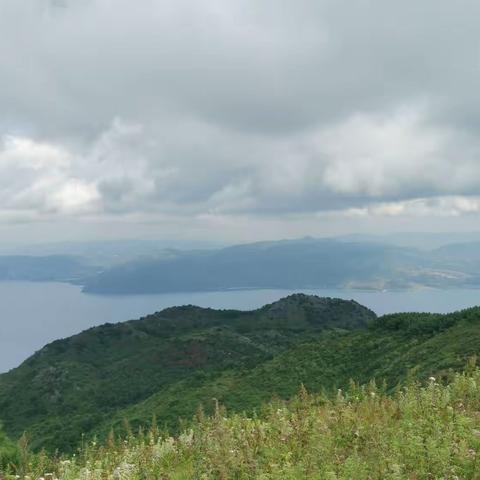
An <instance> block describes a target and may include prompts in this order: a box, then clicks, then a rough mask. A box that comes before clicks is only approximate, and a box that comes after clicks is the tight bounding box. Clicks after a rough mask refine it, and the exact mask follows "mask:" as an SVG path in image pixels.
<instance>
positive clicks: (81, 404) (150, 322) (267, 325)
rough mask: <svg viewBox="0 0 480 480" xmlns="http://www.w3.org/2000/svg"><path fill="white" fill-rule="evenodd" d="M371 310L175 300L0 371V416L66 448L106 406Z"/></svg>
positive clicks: (125, 403) (291, 300) (334, 304)
mask: <svg viewBox="0 0 480 480" xmlns="http://www.w3.org/2000/svg"><path fill="white" fill-rule="evenodd" d="M374 318H375V314H374V313H373V312H371V311H370V310H368V309H367V308H365V307H363V306H361V305H359V304H358V303H356V302H353V301H344V300H338V299H325V298H318V297H309V296H306V295H301V294H297V295H292V296H290V297H287V298H285V299H282V300H280V301H278V302H275V303H273V304H271V305H267V306H265V307H262V308H260V309H258V310H255V311H252V312H240V311H235V310H223V311H222V310H212V309H203V308H199V307H194V306H184V307H177V308H169V309H166V310H163V311H162V312H159V313H157V314H154V315H150V316H148V317H145V318H142V319H140V320H137V321H130V322H125V323H121V324H115V325H112V324H106V325H103V326H100V327H95V328H92V329H89V330H87V331H85V332H83V333H81V334H79V335H76V336H73V337H70V338H67V339H64V340H58V341H55V342H53V343H51V344H49V345H47V346H46V347H45V348H43V349H42V350H40V351H39V352H37V353H36V354H35V355H33V356H32V357H30V358H29V359H28V360H26V361H25V362H24V363H23V364H22V365H21V366H20V367H18V368H16V369H14V370H12V371H11V372H9V373H7V374H4V375H1V376H0V412H1V414H0V416H1V419H2V420H3V421H4V424H5V429H6V430H7V432H8V433H10V434H11V435H12V436H14V437H18V436H19V435H21V434H22V432H23V431H25V430H28V431H29V432H31V435H32V441H33V444H34V446H48V447H50V448H56V447H63V448H65V447H73V446H74V445H76V444H77V443H78V439H79V438H80V435H81V434H82V433H89V432H91V431H94V430H96V429H98V428H100V427H101V426H102V425H104V424H108V423H109V420H110V419H111V417H112V415H113V414H114V413H116V412H118V411H119V410H122V409H126V408H129V407H131V406H132V405H135V404H137V403H140V402H142V401H144V400H146V399H147V398H148V397H150V396H152V395H154V394H156V393H158V392H159V391H166V390H167V389H168V388H170V387H172V386H173V385H175V384H177V385H179V384H180V382H186V384H188V385H193V384H198V383H203V382H205V381H207V380H210V379H212V378H216V377H218V376H219V375H220V374H221V373H223V372H226V371H242V370H249V369H251V368H253V367H255V366H256V365H258V364H260V363H263V362H265V361H267V360H270V359H272V358H274V357H275V356H276V355H278V354H279V353H280V352H282V351H284V350H286V349H287V348H289V347H290V346H291V345H293V344H295V343H298V342H301V341H306V340H307V339H309V338H312V337H315V336H316V335H318V334H319V332H321V331H322V330H324V329H327V328H341V329H350V328H362V327H365V326H366V325H367V324H368V322H370V321H372V320H373V319H374ZM191 406H192V409H191V411H192V412H193V411H194V410H195V409H196V407H197V405H193V404H192V405H191ZM159 420H160V421H163V422H164V423H167V424H169V425H170V426H173V424H174V423H176V422H177V418H176V417H172V416H171V415H170V416H168V418H161V419H159Z"/></svg>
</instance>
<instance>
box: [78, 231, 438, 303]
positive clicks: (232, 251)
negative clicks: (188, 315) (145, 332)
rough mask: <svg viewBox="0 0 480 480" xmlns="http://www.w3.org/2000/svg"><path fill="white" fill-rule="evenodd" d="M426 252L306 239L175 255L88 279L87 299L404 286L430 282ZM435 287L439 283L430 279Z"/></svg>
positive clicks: (119, 266)
mask: <svg viewBox="0 0 480 480" xmlns="http://www.w3.org/2000/svg"><path fill="white" fill-rule="evenodd" d="M433 266H434V262H433V260H432V259H431V258H429V256H428V255H425V254H424V253H423V252H420V251H417V250H415V249H410V248H400V247H395V246H392V245H381V244H375V243H368V242H366V243H355V242H353V243H352V242H345V241H339V240H328V239H313V238H305V239H301V240H288V241H287V240H285V241H279V242H260V243H254V244H246V245H237V246H232V247H227V248H222V249H216V250H197V251H192V252H177V253H176V255H172V256H171V257H169V258H161V259H157V258H144V259H141V260H138V261H132V262H128V263H126V264H123V265H118V266H115V267H113V268H111V269H107V270H106V271H104V272H102V273H100V274H99V275H96V276H94V277H92V278H90V279H87V281H86V283H85V288H84V290H85V291H86V292H90V293H107V294H111V293H113V294H125V293H163V292H177V291H209V290H226V289H242V288H279V289H282V288H283V289H305V288H336V287H364V288H378V289H383V288H387V287H388V288H396V287H397V288H400V287H405V286H409V285H410V283H411V282H413V281H416V282H420V281H422V282H425V281H428V278H429V271H430V270H431V269H432V268H433ZM430 276H431V277H432V279H433V281H434V283H435V284H438V278H437V277H436V276H435V275H434V276H432V275H430Z"/></svg>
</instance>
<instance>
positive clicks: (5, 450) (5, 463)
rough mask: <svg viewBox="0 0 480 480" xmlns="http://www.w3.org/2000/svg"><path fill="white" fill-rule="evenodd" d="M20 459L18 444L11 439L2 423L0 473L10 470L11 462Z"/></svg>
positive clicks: (0, 429) (0, 433)
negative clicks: (3, 428) (4, 430)
mask: <svg viewBox="0 0 480 480" xmlns="http://www.w3.org/2000/svg"><path fill="white" fill-rule="evenodd" d="M18 461H19V451H18V449H17V447H16V445H15V444H14V443H13V442H12V441H10V440H9V439H8V438H7V436H6V435H5V433H4V432H3V430H2V428H1V425H0V473H1V472H2V471H3V470H8V469H9V468H10V465H11V464H14V463H17V462H18Z"/></svg>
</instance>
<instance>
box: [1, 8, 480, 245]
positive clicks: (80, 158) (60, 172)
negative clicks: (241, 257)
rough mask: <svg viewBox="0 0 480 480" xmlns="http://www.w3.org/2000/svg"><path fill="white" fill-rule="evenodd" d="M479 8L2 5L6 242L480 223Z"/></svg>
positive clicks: (227, 236) (230, 237) (464, 227)
mask: <svg viewBox="0 0 480 480" xmlns="http://www.w3.org/2000/svg"><path fill="white" fill-rule="evenodd" d="M478 18H480V3H479V2H478V1H477V0H471V1H470V0H458V1H456V2H452V1H447V0H423V1H422V2H418V1H414V0H405V1H402V2H398V1H396V2H394V1H390V0H348V1H346V0H331V1H330V0H295V1H287V0H285V1H279V0H236V1H233V0H204V1H202V2H198V1H195V0H174V1H164V0H137V1H133V2H132V1H131V0H71V1H70V0H1V2H0V59H1V62H0V238H1V239H2V241H5V242H32V241H54V240H55V241H68V240H76V241H78V240H92V239H112V238H146V239H153V238H159V239H170V240H172V241H175V240H176V239H177V240H186V239H189V240H199V241H200V240H201V241H218V242H236V241H253V240H262V239H275V238H294V237H300V236H305V235H313V236H323V235H336V234H347V233H354V232H358V233H390V232H402V231H403V232H405V231H442V232H449V231H478V230H480V223H479V220H480V135H479V129H480V95H478V85H480V30H479V29H478Z"/></svg>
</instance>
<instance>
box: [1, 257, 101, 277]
mask: <svg viewBox="0 0 480 480" xmlns="http://www.w3.org/2000/svg"><path fill="white" fill-rule="evenodd" d="M97 270H98V268H97V267H95V266H92V265H91V264H89V263H88V262H86V261H85V260H84V259H82V258H80V257H74V256H69V255H48V256H29V255H6V256H0V281H7V280H8V281H12V280H13V281H34V282H51V281H56V282H78V281H80V280H81V279H82V278H84V277H87V276H91V275H93V274H95V273H96V272H97Z"/></svg>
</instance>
